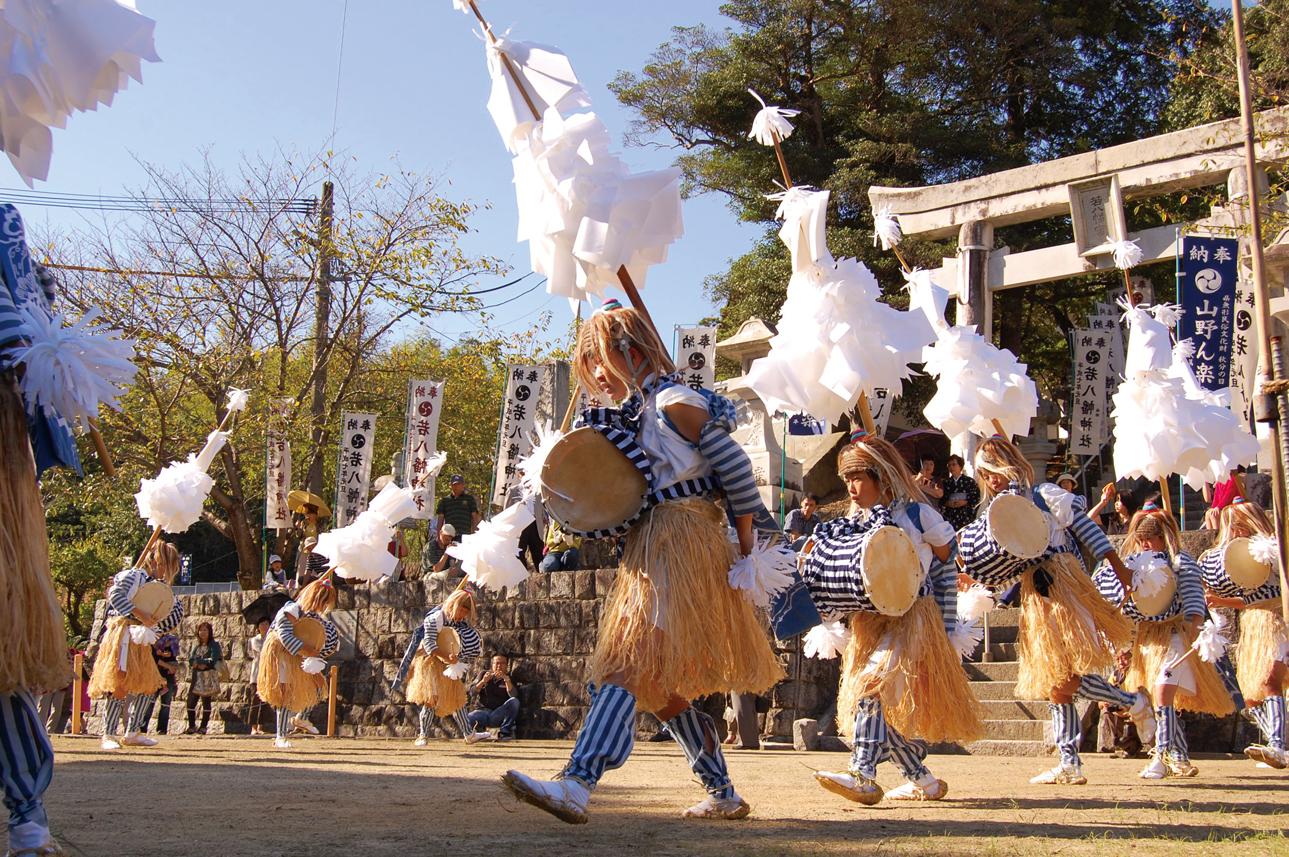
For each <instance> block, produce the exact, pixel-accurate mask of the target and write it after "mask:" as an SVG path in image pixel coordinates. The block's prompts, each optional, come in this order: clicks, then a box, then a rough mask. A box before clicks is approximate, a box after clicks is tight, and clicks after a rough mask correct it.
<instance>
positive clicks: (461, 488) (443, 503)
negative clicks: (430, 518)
mask: <svg viewBox="0 0 1289 857" xmlns="http://www.w3.org/2000/svg"><path fill="white" fill-rule="evenodd" d="M448 485H449V487H450V489H451V491H452V493H451V494H448V495H447V496H446V497H442V498H440V500H439V504H438V505H437V506H435V507H434V513H435V514H436V515H438V516H439V520H438V524H439V531H440V532H442V531H443V525H444V524H451V525H452V528H453V531H454V532H455V534H456V535H455V539H454V540H455V541H460V540H461V537H462V536H464V535H468V534H469V533H473V532H474V528H475V527H476V526H478V525H479V501H477V500H475V499H474V495H473V494H467V493H466V490H465V477H464V476H462V475H461V474H460V473H454V474H453V475H452V478H451V479H449V480H448Z"/></svg>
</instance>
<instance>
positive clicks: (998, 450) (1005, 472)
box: [976, 437, 1034, 506]
mask: <svg viewBox="0 0 1289 857" xmlns="http://www.w3.org/2000/svg"><path fill="white" fill-rule="evenodd" d="M985 473H997V474H1000V475H1002V476H1006V477H1007V481H1008V482H1017V483H1020V486H1021V488H1024V489H1029V488H1032V487H1033V486H1034V468H1033V466H1032V465H1030V463H1029V462H1028V461H1026V460H1025V456H1024V455H1022V454H1021V451H1020V447H1018V446H1016V444H1014V443H1012V442H1011V441H1010V440H1007V439H1006V438H1001V437H990V438H986V439H985V440H983V441H981V442H980V448H979V449H977V450H976V484H978V485H979V486H980V504H981V506H984V505H987V504H988V503H989V501H990V500H992V499H993V497H994V491H993V489H992V488H990V487H989V482H988V481H987V480H986V479H985V478H984V474H985Z"/></svg>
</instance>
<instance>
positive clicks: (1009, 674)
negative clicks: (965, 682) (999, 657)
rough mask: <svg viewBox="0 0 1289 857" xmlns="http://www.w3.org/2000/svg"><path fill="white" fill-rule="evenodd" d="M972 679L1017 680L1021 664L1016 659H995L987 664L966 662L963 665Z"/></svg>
mask: <svg viewBox="0 0 1289 857" xmlns="http://www.w3.org/2000/svg"><path fill="white" fill-rule="evenodd" d="M962 666H963V668H964V669H966V671H967V676H968V677H969V678H970V679H971V680H972V681H977V680H978V681H1010V682H1014V681H1016V673H1017V670H1018V669H1019V667H1020V664H1019V663H1017V662H1016V661H995V662H992V663H986V664H977V663H965V664H963V665H962Z"/></svg>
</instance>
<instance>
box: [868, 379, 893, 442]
mask: <svg viewBox="0 0 1289 857" xmlns="http://www.w3.org/2000/svg"><path fill="white" fill-rule="evenodd" d="M893 407H895V397H894V396H892V395H891V391H890V390H888V389H886V388H885V387H874V388H873V395H872V398H870V399H869V400H868V410H869V411H870V412H872V414H873V427H874V428H875V429H876V431H875V432H874V434H876V435H877V436H878V437H886V427H887V426H888V425H890V424H891V408H893Z"/></svg>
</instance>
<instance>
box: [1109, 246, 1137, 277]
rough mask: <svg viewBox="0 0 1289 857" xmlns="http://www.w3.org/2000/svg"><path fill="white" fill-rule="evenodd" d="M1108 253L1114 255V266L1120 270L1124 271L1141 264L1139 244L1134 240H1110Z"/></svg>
mask: <svg viewBox="0 0 1289 857" xmlns="http://www.w3.org/2000/svg"><path fill="white" fill-rule="evenodd" d="M1110 253H1111V254H1112V255H1113V256H1114V264H1115V267H1116V268H1119V269H1120V270H1124V271H1126V270H1128V269H1129V268H1135V267H1136V266H1137V265H1139V264H1141V256H1142V253H1141V245H1139V244H1138V243H1137V242H1136V241H1112V242H1111V243H1110Z"/></svg>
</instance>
